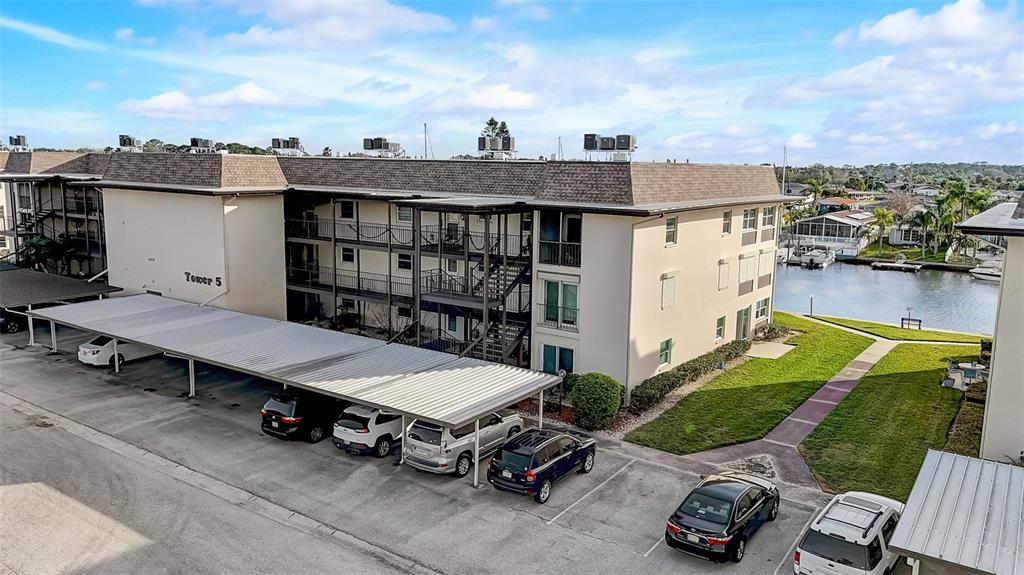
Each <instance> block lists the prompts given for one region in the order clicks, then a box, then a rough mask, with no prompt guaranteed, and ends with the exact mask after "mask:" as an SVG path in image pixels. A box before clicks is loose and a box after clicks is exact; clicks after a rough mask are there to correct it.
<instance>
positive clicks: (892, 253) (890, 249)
mask: <svg viewBox="0 0 1024 575" xmlns="http://www.w3.org/2000/svg"><path fill="white" fill-rule="evenodd" d="M898 253H902V254H903V255H904V256H906V258H907V259H908V260H910V261H916V262H934V263H944V262H945V261H946V250H945V248H939V250H938V253H933V250H932V248H931V247H929V248H928V251H927V252H926V253H925V255H924V257H921V246H892V245H889V242H887V241H886V242H883V243H882V251H881V252H879V251H878V240H877V239H876V240H875V241H873V242H871V243H870V244H868V245H867V247H865V248H864V250H863V251H862V252H860V254H859V256H860V257H862V258H880V259H883V260H893V259H894V258H895V257H896V254H898Z"/></svg>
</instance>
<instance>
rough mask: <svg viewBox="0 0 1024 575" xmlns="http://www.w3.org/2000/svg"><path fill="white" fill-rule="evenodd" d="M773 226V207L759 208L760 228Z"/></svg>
mask: <svg viewBox="0 0 1024 575" xmlns="http://www.w3.org/2000/svg"><path fill="white" fill-rule="evenodd" d="M774 226H775V206H770V207H767V208H761V227H763V228H767V227H774Z"/></svg>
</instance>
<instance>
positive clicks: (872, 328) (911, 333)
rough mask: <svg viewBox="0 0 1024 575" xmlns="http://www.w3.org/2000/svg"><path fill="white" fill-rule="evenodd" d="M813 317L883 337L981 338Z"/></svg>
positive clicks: (946, 332) (964, 341)
mask: <svg viewBox="0 0 1024 575" xmlns="http://www.w3.org/2000/svg"><path fill="white" fill-rule="evenodd" d="M814 317H815V319H820V320H822V321H827V322H830V323H834V324H837V325H843V326H846V327H851V328H853V329H859V330H860V331H864V332H867V333H870V334H874V335H877V336H878V337H884V338H885V339H905V340H910V341H948V342H950V343H957V342H960V343H975V342H979V341H981V340H982V339H983V337H982V336H980V335H970V334H963V333H953V332H949V331H939V330H934V329H904V328H902V327H896V326H892V325H886V324H884V323H875V322H873V321H864V320H860V319H847V318H841V317H828V316H824V315H816V316H814Z"/></svg>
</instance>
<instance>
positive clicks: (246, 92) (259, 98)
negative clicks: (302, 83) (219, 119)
mask: <svg viewBox="0 0 1024 575" xmlns="http://www.w3.org/2000/svg"><path fill="white" fill-rule="evenodd" d="M196 103H197V104H199V105H200V106H220V107H223V106H280V105H282V104H283V103H284V100H283V99H282V98H281V96H280V95H279V94H276V93H274V92H272V91H270V90H267V89H266V88H262V87H260V86H257V85H256V83H255V82H246V83H244V84H239V85H237V86H235V87H234V88H231V89H230V90H227V91H224V92H218V93H215V94H207V95H205V96H199V97H198V98H196Z"/></svg>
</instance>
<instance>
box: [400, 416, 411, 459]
mask: <svg viewBox="0 0 1024 575" xmlns="http://www.w3.org/2000/svg"><path fill="white" fill-rule="evenodd" d="M408 432H409V428H408V427H406V426H405V414H404V413H403V414H402V445H401V447H400V449H399V451H398V464H399V465H401V464H403V463H405V434H406V433H408Z"/></svg>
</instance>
